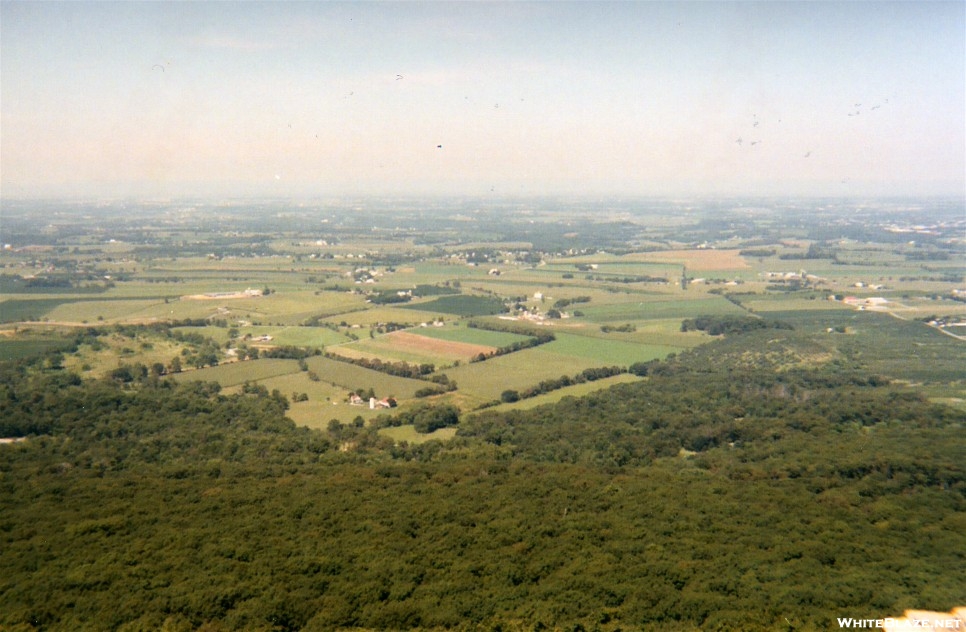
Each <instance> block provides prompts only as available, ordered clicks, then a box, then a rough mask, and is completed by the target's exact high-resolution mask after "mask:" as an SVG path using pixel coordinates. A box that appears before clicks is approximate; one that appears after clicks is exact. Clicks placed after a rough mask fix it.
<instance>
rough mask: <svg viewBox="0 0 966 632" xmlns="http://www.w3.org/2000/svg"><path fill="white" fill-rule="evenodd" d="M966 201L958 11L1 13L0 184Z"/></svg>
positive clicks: (788, 7) (715, 7) (217, 9)
mask: <svg viewBox="0 0 966 632" xmlns="http://www.w3.org/2000/svg"><path fill="white" fill-rule="evenodd" d="M365 194H374V195H433V194H437V195H452V194H456V195H481V194H484V195H485V194H493V195H501V196H516V195H571V194H572V195H578V194H587V195H607V194H614V195H668V196H702V195H707V196H711V195H790V196H808V195H819V196H873V195H881V196H901V195H906V196H922V195H947V196H956V197H964V196H966V4H964V3H963V2H861V3H845V2H808V3H806V2H707V3H704V2H702V3H691V2H669V3H665V2H627V3H609V2H608V3H583V2H575V3H556V2H548V3H524V2H519V3H518V2H512V3H511V2H506V3H422V2H414V3H294V2H278V3H260V2H253V3H234V2H226V3H207V2H197V3H168V2H161V3H93V2H76V3H55V2H20V1H9V0H4V1H3V2H0V196H2V197H3V198H7V199H14V198H31V197H56V196H99V197H130V196H140V197H183V196H209V197H225V196H239V197H241V196H264V197H304V196H327V195H365Z"/></svg>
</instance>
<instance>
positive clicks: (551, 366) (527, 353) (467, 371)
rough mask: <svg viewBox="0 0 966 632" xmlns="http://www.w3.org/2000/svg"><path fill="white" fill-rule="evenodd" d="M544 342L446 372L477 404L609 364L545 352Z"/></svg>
mask: <svg viewBox="0 0 966 632" xmlns="http://www.w3.org/2000/svg"><path fill="white" fill-rule="evenodd" d="M546 346H547V345H542V346H540V347H535V348H532V349H524V350H523V351H518V352H516V353H510V354H507V355H503V356H498V357H495V358H490V359H488V360H486V361H485V362H473V363H471V364H462V365H460V366H458V367H453V368H451V369H447V370H446V375H448V376H449V378H450V379H451V380H455V381H456V383H457V384H459V392H460V393H462V394H463V395H465V396H467V397H468V398H471V399H472V400H473V401H474V402H475V403H476V405H479V404H482V403H484V402H488V401H492V400H494V399H499V398H500V394H501V393H502V392H503V391H505V390H507V389H516V390H520V389H524V388H526V387H528V386H533V385H535V384H538V383H539V382H541V381H543V380H548V379H556V378H559V377H561V376H563V375H567V376H573V375H575V374H577V373H579V372H580V371H583V370H584V369H589V368H593V367H599V366H604V365H606V364H607V363H606V362H601V361H599V360H594V359H590V358H582V357H579V356H570V355H564V354H560V353H552V352H550V351H545V350H544V347H546Z"/></svg>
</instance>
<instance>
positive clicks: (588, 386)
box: [486, 373, 641, 412]
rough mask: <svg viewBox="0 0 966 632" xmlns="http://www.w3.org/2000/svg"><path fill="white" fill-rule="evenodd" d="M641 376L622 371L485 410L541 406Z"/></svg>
mask: <svg viewBox="0 0 966 632" xmlns="http://www.w3.org/2000/svg"><path fill="white" fill-rule="evenodd" d="M640 379H641V378H639V377H637V376H636V375H632V374H630V373H622V374H620V375H615V376H613V377H607V378H604V379H602V380H597V381H596V382H584V383H583V384H574V385H573V386H568V387H566V388H561V389H558V390H556V391H551V392H549V393H544V394H543V395H537V396H536V397H530V398H527V399H521V400H519V401H516V402H513V403H512V404H500V405H499V406H494V407H492V408H487V409H486V410H488V411H490V410H492V411H496V412H505V411H508V410H528V409H530V408H536V407H537V406H543V405H544V404H555V403H557V402H559V401H560V400H562V399H563V398H565V397H583V396H584V395H589V394H590V393H596V392H597V391H602V390H604V389H607V388H610V387H611V386H613V385H615V384H625V383H627V382H636V381H638V380H640Z"/></svg>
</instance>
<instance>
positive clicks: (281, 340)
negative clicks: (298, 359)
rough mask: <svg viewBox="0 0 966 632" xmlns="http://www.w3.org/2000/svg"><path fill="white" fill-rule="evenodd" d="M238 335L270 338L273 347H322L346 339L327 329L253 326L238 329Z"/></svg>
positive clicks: (339, 342) (342, 335)
mask: <svg viewBox="0 0 966 632" xmlns="http://www.w3.org/2000/svg"><path fill="white" fill-rule="evenodd" d="M239 333H240V335H242V336H244V335H246V334H251V335H252V337H255V338H257V337H258V336H266V335H268V336H271V337H272V341H271V344H273V345H291V346H295V347H324V346H329V345H337V344H342V343H344V342H346V341H347V340H348V338H347V337H346V336H345V335H344V334H341V333H339V332H337V331H334V330H332V329H329V328H328V327H294V326H289V327H266V326H253V327H241V328H239Z"/></svg>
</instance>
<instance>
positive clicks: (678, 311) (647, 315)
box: [580, 292, 747, 324]
mask: <svg viewBox="0 0 966 632" xmlns="http://www.w3.org/2000/svg"><path fill="white" fill-rule="evenodd" d="M580 311H581V312H583V314H584V316H583V318H585V319H586V320H589V321H591V322H595V323H601V324H609V323H615V322H618V321H619V322H630V323H633V322H637V321H644V320H650V319H669V318H681V319H684V318H694V317H695V316H725V315H747V312H745V310H743V309H741V308H740V307H738V306H737V305H735V304H734V303H732V302H730V301H728V300H727V299H725V298H722V297H721V296H716V295H713V294H704V293H701V294H699V293H697V292H694V293H691V294H690V295H688V297H684V296H681V295H678V296H677V297H669V298H667V299H663V300H655V299H654V298H651V297H647V298H644V299H643V300H638V301H637V302H629V303H613V304H610V305H593V304H592V303H591V304H588V305H587V306H586V307H581V309H580Z"/></svg>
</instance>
